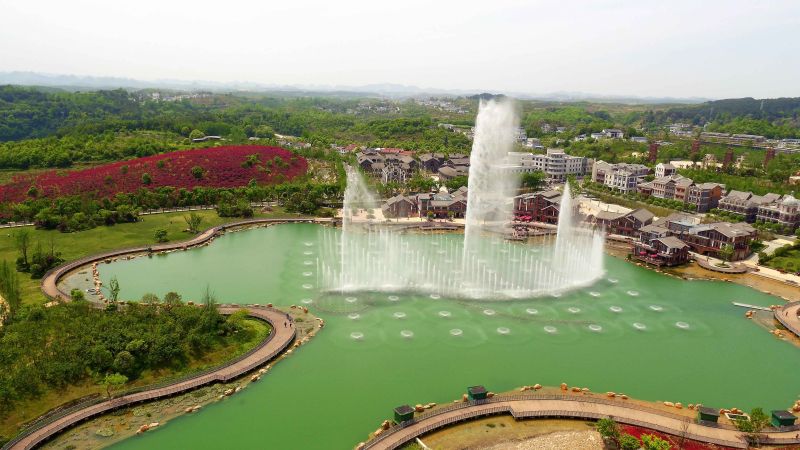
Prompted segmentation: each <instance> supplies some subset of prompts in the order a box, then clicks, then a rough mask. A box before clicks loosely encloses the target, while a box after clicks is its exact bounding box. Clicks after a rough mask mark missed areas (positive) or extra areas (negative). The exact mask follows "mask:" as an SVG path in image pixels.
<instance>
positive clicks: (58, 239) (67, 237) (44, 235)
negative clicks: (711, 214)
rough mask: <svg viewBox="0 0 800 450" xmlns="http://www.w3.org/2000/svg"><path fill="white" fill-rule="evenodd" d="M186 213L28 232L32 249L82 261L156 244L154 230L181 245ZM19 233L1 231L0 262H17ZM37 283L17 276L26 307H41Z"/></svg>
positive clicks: (208, 214) (213, 216) (217, 221)
mask: <svg viewBox="0 0 800 450" xmlns="http://www.w3.org/2000/svg"><path fill="white" fill-rule="evenodd" d="M197 213H198V214H199V215H201V216H202V217H203V222H202V223H201V224H200V228H201V229H206V228H210V227H213V226H216V225H221V224H223V223H228V222H235V221H238V220H241V219H239V218H235V217H226V218H222V217H219V216H217V213H216V211H213V210H210V211H197ZM184 215H188V213H187V212H177V213H165V214H153V215H147V216H142V217H141V220H140V221H139V222H136V223H123V224H118V225H114V226H110V227H107V226H99V227H97V228H93V229H91V230H86V231H80V232H76V233H61V232H59V231H56V230H35V229H33V227H29V230H31V233H32V235H31V244H32V245H31V248H34V247H35V246H36V243H37V242H40V243H41V244H42V247H43V248H45V249H46V248H48V247H49V245H50V242H51V240H52V242H53V244H54V245H55V248H56V251H57V252H61V256H62V258H64V259H65V260H67V261H70V260H73V259H77V258H81V257H84V256H87V255H91V254H94V253H100V252H104V251H108V250H114V249H118V248H126V247H137V246H142V245H147V244H155V243H156V242H155V239H154V238H153V234H154V233H155V230H157V229H161V228H163V229H165V230H167V236H168V238H169V240H170V242H175V241H183V240H188V239H190V238H191V237H192V236H193V235H191V234H189V233H187V232H184V231H183V230H185V229H186V222H184V220H183V216H184ZM256 217H269V218H276V219H280V218H290V217H299V216H298V215H297V214H292V213H287V212H285V211H283V209H281V208H276V209H275V210H274V211H272V212H270V213H266V214H256ZM17 230H18V229H0V260H6V261H8V262H9V264H11V265H12V266H13V265H14V263H15V261H16V259H17V256H18V255H17V249H16V247H15V246H14V239H13V233H15V232H16V231H17ZM39 282H40V280H32V279H30V277H29V276H28V274H24V273H21V274H20V288H21V290H22V301H23V303H25V304H37V303H44V302H45V301H46V299H45V297H44V295H43V294H42V293H41V291H40V290H39Z"/></svg>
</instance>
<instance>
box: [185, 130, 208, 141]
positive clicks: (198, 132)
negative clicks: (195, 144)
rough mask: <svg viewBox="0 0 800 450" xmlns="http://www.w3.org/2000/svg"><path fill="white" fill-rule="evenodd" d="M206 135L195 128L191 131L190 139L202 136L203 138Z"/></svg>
mask: <svg viewBox="0 0 800 450" xmlns="http://www.w3.org/2000/svg"><path fill="white" fill-rule="evenodd" d="M205 136H206V135H205V134H204V133H203V132H202V131H200V130H198V129H194V130H192V132H191V133H189V139H200V138H203V137H205Z"/></svg>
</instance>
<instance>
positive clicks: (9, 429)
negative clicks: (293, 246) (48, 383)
mask: <svg viewBox="0 0 800 450" xmlns="http://www.w3.org/2000/svg"><path fill="white" fill-rule="evenodd" d="M244 323H245V325H246V326H247V327H249V328H250V329H251V330H252V331H253V333H252V337H251V338H250V339H249V340H247V341H242V342H239V341H236V340H235V339H234V338H226V340H225V341H224V342H223V343H221V344H220V345H218V346H217V348H215V349H214V350H212V351H210V352H209V353H207V354H206V355H205V356H203V357H202V358H200V359H196V360H192V361H191V362H189V364H188V365H187V366H186V367H184V368H182V369H180V370H177V371H175V370H169V369H164V370H158V371H145V372H144V373H142V375H141V377H139V378H138V379H136V380H134V381H132V382H130V383H128V384H126V385H125V386H124V387H123V389H122V390H121V391H119V392H118V393H114V394H115V395H118V394H119V393H122V392H124V391H125V390H126V389H131V388H134V387H139V386H145V385H148V384H153V383H156V382H162V381H166V380H168V379H170V378H180V377H183V376H186V375H189V374H191V373H193V372H198V371H201V370H205V369H210V368H212V367H216V366H220V365H222V364H223V363H225V362H226V361H229V360H232V359H234V358H236V357H238V356H240V355H242V354H244V353H246V352H247V351H249V350H250V349H252V348H253V347H255V346H256V345H257V344H258V343H259V342H261V341H262V340H263V339H264V338H265V337H266V336H267V335H268V334H269V332H270V326H269V325H268V324H267V323H265V322H262V321H260V320H256V319H246V320H245V321H244ZM96 394H100V395H103V396H105V395H106V390H105V388H104V387H103V386H102V385H100V384H97V383H95V382H94V381H93V380H91V379H87V380H85V381H84V382H83V383H80V384H76V385H70V386H67V387H65V388H63V389H53V390H50V391H47V392H45V393H44V394H43V395H41V396H40V397H38V398H36V399H32V400H29V401H25V402H20V403H19V404H17V405H16V407H15V408H14V411H13V412H12V413H11V414H9V415H8V416H6V417H3V418H2V419H0V436H7V437H9V436H14V435H16V434H17V432H18V430H19V428H20V426H22V425H23V424H25V423H28V422H30V421H32V420H34V419H36V418H37V417H39V416H41V415H42V414H45V413H46V412H48V411H50V410H52V409H54V408H57V407H58V406H60V405H63V404H65V403H68V402H71V401H74V400H77V399H80V398H83V397H86V396H89V395H96Z"/></svg>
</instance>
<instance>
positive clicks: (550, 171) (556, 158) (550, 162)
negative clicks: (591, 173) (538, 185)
mask: <svg viewBox="0 0 800 450" xmlns="http://www.w3.org/2000/svg"><path fill="white" fill-rule="evenodd" d="M506 162H507V166H506V168H507V170H509V171H511V172H514V173H529V172H536V171H542V172H544V173H546V174H547V176H548V177H549V178H552V179H554V180H559V181H563V180H565V179H566V178H567V175H575V176H583V175H585V174H586V172H587V169H588V166H589V160H588V159H587V158H584V157H582V156H571V155H567V154H566V153H564V150H562V149H557V148H548V149H547V153H545V154H544V155H542V154H537V153H525V152H510V153H509V154H508V156H507V157H506Z"/></svg>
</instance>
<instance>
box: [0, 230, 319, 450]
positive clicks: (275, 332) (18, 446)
mask: <svg viewBox="0 0 800 450" xmlns="http://www.w3.org/2000/svg"><path fill="white" fill-rule="evenodd" d="M301 222H320V221H319V220H314V219H251V220H245V221H240V222H233V223H229V224H225V225H220V226H217V227H213V228H209V229H208V230H206V231H204V232H203V233H201V234H200V235H198V236H196V237H195V238H193V239H191V240H189V241H185V242H178V243H172V244H164V245H156V246H152V247H136V248H129V249H121V250H114V251H110V252H106V253H101V254H96V255H91V256H87V257H85V258H81V259H77V260H74V261H71V262H68V263H66V264H64V265H62V266H60V267H57V268H55V269H53V270H51V271H50V272H48V273H47V274H46V275H45V276H44V278H43V279H42V292H43V293H44V294H45V295H46V296H48V297H49V298H51V299H61V300H64V301H70V296H69V294H68V293H66V292H63V291H61V290H60V289H59V288H58V282H59V280H60V279H61V278H62V277H63V276H64V275H66V274H68V273H70V272H72V271H74V270H76V269H78V268H80V267H83V266H86V265H89V264H92V263H94V262H98V261H103V260H106V259H108V258H118V257H120V256H126V255H131V254H140V253H146V252H149V251H152V252H161V251H168V250H176V249H185V248H189V247H193V246H196V245H200V244H204V243H206V242H208V241H209V240H211V239H212V238H214V237H215V236H217V235H218V234H219V233H220V232H222V231H224V230H226V229H230V228H236V227H242V226H252V225H260V224H271V223H301ZM242 309H244V310H247V311H248V312H249V316H250V317H252V318H255V319H259V320H263V321H265V322H267V323H269V324H270V325H271V326H272V330H271V331H270V334H269V335H268V336H267V338H266V339H264V341H262V342H261V343H260V344H259V345H258V346H257V347H256V348H254V349H252V350H251V351H249V352H247V353H246V354H244V355H242V356H240V357H239V358H236V359H234V360H233V361H229V362H228V363H226V364H225V365H224V366H221V367H217V368H214V369H211V370H208V371H205V372H202V373H199V374H194V375H190V376H189V377H187V378H184V379H181V380H177V381H172V382H168V383H164V384H161V385H157V386H145V387H144V389H146V390H142V391H139V392H132V393H129V394H126V395H123V396H121V397H117V398H113V399H110V400H105V401H99V402H98V401H89V402H86V403H81V404H78V405H75V406H74V407H72V408H69V409H67V410H65V411H62V412H60V413H59V414H56V415H55V416H49V417H46V418H45V419H43V420H42V422H40V423H36V424H34V425H32V426H31V427H29V428H28V429H27V430H26V431H24V432H23V433H21V434H20V435H18V436H17V437H15V438H14V439H12V440H11V441H9V442H8V443H7V444H6V445H4V446H3V450H27V449H32V448H34V447H36V446H37V445H39V444H41V443H43V442H45V441H46V440H48V439H50V438H51V437H53V436H54V435H56V434H58V433H60V432H62V431H64V430H65V429H67V428H70V427H72V426H74V425H76V424H79V423H81V422H84V421H86V420H89V419H91V418H93V417H96V416H98V415H102V414H105V413H107V412H109V411H113V410H115V409H118V408H122V407H126V406H129V405H133V404H136V403H141V402H147V401H152V400H158V399H160V398H164V397H169V396H172V395H176V394H180V393H183V392H187V391H191V390H193V389H197V388H199V387H202V386H205V385H208V384H213V383H226V382H229V381H231V380H233V379H236V378H238V377H240V376H242V375H244V374H246V373H248V372H250V371H252V370H253V369H255V368H257V367H259V366H262V365H264V364H266V363H267V362H269V361H270V360H272V359H273V358H275V357H276V356H277V355H278V354H280V353H281V352H282V351H283V350H285V349H286V348H287V347H288V346H289V345H290V344H291V343H292V342H293V341H294V339H295V336H296V331H295V328H294V327H290V328H286V327H283V326H276V325H279V324H282V322H284V321H285V320H286V313H284V312H281V311H278V310H275V309H272V308H267V307H262V306H255V307H245V306H220V307H219V311H220V313H222V314H225V315H228V314H233V313H235V312H236V311H239V310H242Z"/></svg>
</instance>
